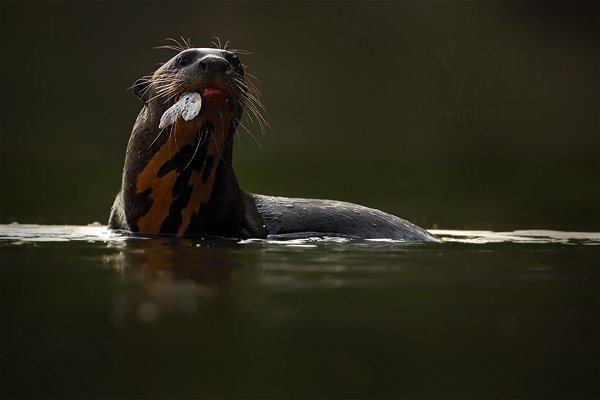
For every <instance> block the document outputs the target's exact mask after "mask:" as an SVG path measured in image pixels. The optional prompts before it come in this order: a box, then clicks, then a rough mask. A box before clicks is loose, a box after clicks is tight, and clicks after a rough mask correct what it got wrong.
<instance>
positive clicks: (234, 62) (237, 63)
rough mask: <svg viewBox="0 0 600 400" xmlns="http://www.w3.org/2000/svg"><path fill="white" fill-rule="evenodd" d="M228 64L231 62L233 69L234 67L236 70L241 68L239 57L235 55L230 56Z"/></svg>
mask: <svg viewBox="0 0 600 400" xmlns="http://www.w3.org/2000/svg"><path fill="white" fill-rule="evenodd" d="M229 64H231V66H232V67H233V69H235V70H236V71H239V70H240V69H242V64H241V63H240V59H239V58H237V56H233V57H231V60H229Z"/></svg>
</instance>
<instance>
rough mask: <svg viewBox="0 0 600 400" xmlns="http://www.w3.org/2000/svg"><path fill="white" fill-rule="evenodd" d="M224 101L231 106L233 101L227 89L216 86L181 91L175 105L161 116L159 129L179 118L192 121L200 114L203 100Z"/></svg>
mask: <svg viewBox="0 0 600 400" xmlns="http://www.w3.org/2000/svg"><path fill="white" fill-rule="evenodd" d="M205 101H206V102H209V104H210V103H212V102H223V103H225V104H226V105H227V106H228V107H229V108H231V107H232V103H231V101H230V100H229V98H228V97H227V95H226V94H225V91H223V90H221V89H219V88H215V87H205V88H203V89H201V90H198V91H190V92H181V93H178V94H177V95H176V96H175V99H174V102H173V105H171V107H169V108H168V109H167V110H166V111H165V112H164V113H163V115H162V116H161V118H160V123H159V125H158V129H164V128H167V127H168V126H171V125H173V124H174V123H175V122H176V121H177V119H178V118H183V119H184V120H185V121H191V120H192V119H194V118H196V117H197V116H198V114H200V110H201V109H202V103H203V102H205Z"/></svg>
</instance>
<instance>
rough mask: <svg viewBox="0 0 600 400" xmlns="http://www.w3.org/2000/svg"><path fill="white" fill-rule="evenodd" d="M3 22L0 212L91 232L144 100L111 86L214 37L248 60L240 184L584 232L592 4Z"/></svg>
mask: <svg viewBox="0 0 600 400" xmlns="http://www.w3.org/2000/svg"><path fill="white" fill-rule="evenodd" d="M1 14H2V20H1V23H2V24H1V25H2V27H1V29H2V30H1V60H2V64H1V90H2V93H1V94H2V97H1V101H2V105H1V134H2V136H1V198H0V199H1V210H0V221H1V222H2V223H10V222H13V221H18V222H21V223H44V224H56V223H60V224H84V223H90V222H93V221H100V222H102V223H105V222H106V220H107V217H108V212H109V208H110V205H111V204H112V200H113V197H114V195H115V193H116V192H117V191H118V189H119V186H120V179H121V176H120V175H121V168H122V165H123V158H124V153H125V147H126V144H127V139H128V136H129V133H130V130H131V127H132V125H133V122H134V120H135V117H136V115H137V113H138V111H139V109H140V106H141V103H140V102H139V101H138V100H137V99H136V98H135V96H133V95H132V94H131V93H130V92H128V91H127V90H126V88H127V87H128V86H130V85H131V84H132V83H133V82H134V81H135V80H136V79H137V78H139V77H140V76H142V75H145V74H148V73H150V72H151V71H152V70H153V69H154V68H156V64H157V63H159V62H161V61H165V60H166V59H168V58H170V57H171V56H172V55H173V52H171V51H169V50H153V49H152V47H154V46H159V45H163V44H165V43H166V42H165V41H164V39H165V38H167V37H175V38H178V37H180V36H184V37H185V38H190V39H191V41H192V44H193V45H195V46H198V47H207V46H210V45H211V41H212V40H213V39H212V37H213V36H215V35H216V36H218V37H219V38H220V39H221V40H222V41H227V40H229V41H231V47H233V48H242V49H247V50H251V51H253V54H252V55H248V56H244V57H242V60H243V61H244V62H245V63H246V64H248V69H247V70H248V71H249V72H250V73H252V74H254V75H256V76H258V77H259V78H260V80H261V83H260V84H259V88H260V89H261V91H262V93H263V96H264V103H265V105H266V106H267V108H268V120H269V122H270V124H271V126H272V129H270V130H268V132H267V134H266V135H264V136H261V135H258V136H259V141H260V142H261V144H262V148H259V147H258V146H257V145H256V144H255V142H254V140H253V139H252V138H251V137H249V135H247V134H245V133H244V134H242V135H241V140H240V143H239V145H238V146H237V147H236V150H235V152H236V155H235V158H236V159H235V163H236V171H237V173H238V177H239V179H240V182H241V184H242V186H243V187H244V188H246V189H247V190H249V191H252V192H258V193H265V194H275V195H284V196H298V197H319V198H335V199H342V200H348V201H353V202H358V203H362V204H365V205H369V206H372V207H376V208H381V209H384V210H386V211H389V212H393V213H396V214H398V215H400V216H403V217H406V218H408V219H410V220H411V221H413V222H415V223H417V224H421V225H423V226H424V227H434V226H437V227H440V228H457V229H494V230H503V229H519V228H550V229H561V230H598V229H600V227H599V219H600V218H599V207H598V205H599V193H598V192H599V188H598V182H599V181H600V179H599V142H598V137H599V134H598V132H599V127H598V109H599V104H598V87H599V79H598V67H599V66H598V48H599V47H598V44H599V43H598V3H597V2H509V3H504V2H293V3H292V2H290V3H287V2H252V3H250V2H182V3H175V2H168V3H167V2H119V3H117V2H113V3H100V2H68V3H60V2H48V3H34V2H18V3H17V2H7V1H2V3H1ZM459 97H460V100H459ZM459 102H460V104H458V103H459ZM457 106H459V107H461V108H460V115H461V116H462V117H461V118H456V115H457V114H456V107H457ZM509 109H510V112H511V114H510V115H509V116H508V117H507V116H506V110H509ZM440 110H441V111H440ZM482 110H483V111H482ZM469 112H472V113H474V114H475V115H476V116H477V118H471V117H470V116H469V114H468V113H469ZM465 113H466V114H465ZM477 113H479V114H477ZM254 132H255V133H256V134H257V133H259V129H258V127H254Z"/></svg>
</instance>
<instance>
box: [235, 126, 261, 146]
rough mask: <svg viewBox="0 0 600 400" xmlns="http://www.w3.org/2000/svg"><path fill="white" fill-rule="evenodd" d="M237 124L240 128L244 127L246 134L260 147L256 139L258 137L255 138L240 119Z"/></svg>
mask: <svg viewBox="0 0 600 400" xmlns="http://www.w3.org/2000/svg"><path fill="white" fill-rule="evenodd" d="M238 125H239V126H241V127H242V128H244V130H245V131H246V132H248V134H249V135H250V136H251V137H252V139H254V141H255V142H256V144H257V145H258V147H259V148H261V149H262V145H261V144H260V142H259V141H258V139H257V138H256V136H254V135H253V134H252V132H250V131H249V130H248V128H246V127H245V126H244V124H242V122H241V121H240V122H239V124H238ZM238 137H239V135H238Z"/></svg>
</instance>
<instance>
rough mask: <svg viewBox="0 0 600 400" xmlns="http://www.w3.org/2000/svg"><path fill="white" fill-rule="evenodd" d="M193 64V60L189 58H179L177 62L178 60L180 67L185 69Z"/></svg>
mask: <svg viewBox="0 0 600 400" xmlns="http://www.w3.org/2000/svg"><path fill="white" fill-rule="evenodd" d="M191 62H192V60H191V59H190V58H189V57H187V56H179V57H177V60H176V63H177V66H178V67H185V66H186V65H189V64H190V63H191Z"/></svg>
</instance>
